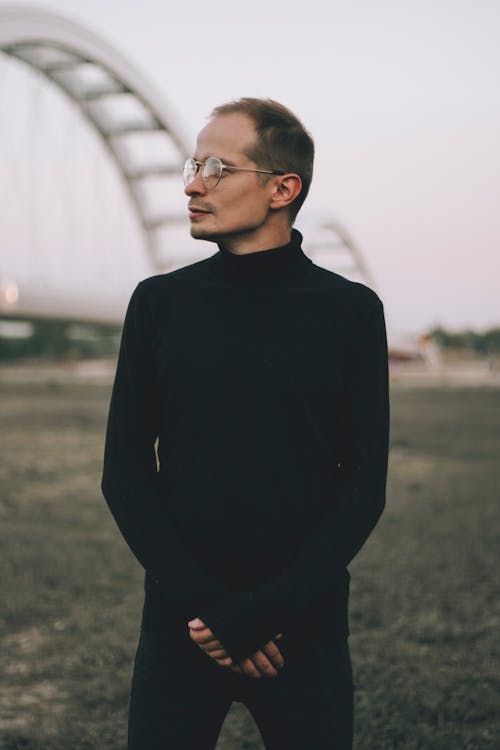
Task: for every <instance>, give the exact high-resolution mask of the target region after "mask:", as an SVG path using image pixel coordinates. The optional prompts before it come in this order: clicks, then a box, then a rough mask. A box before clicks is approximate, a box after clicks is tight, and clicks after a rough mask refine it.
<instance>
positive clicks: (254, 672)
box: [239, 658, 262, 680]
mask: <svg viewBox="0 0 500 750" xmlns="http://www.w3.org/2000/svg"><path fill="white" fill-rule="evenodd" d="M239 666H240V667H241V669H242V672H243V674H246V675H247V677H253V678H254V679H256V680H259V679H260V678H261V677H262V674H261V673H260V671H259V670H258V669H257V667H256V666H255V664H254V663H253V661H252V659H250V658H246V659H243V661H240V664H239Z"/></svg>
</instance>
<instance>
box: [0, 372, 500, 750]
mask: <svg viewBox="0 0 500 750" xmlns="http://www.w3.org/2000/svg"><path fill="white" fill-rule="evenodd" d="M108 397H109V386H105V385H83V384H82V385H78V384H75V383H73V384H71V383H67V384H64V383H53V384H50V383H49V384H47V383H40V384H37V383H25V384H22V383H19V384H17V385H16V384H8V383H7V384H5V383H4V385H2V394H1V398H0V414H1V421H2V448H1V454H0V520H1V539H0V543H1V548H2V577H1V586H2V591H1V601H2V608H1V611H0V638H1V640H2V647H1V650H0V669H1V671H2V674H3V675H4V679H3V681H2V685H1V687H0V735H1V737H2V740H1V742H0V747H1V748H2V750H21V749H22V750H42V749H43V750H69V749H70V748H71V750H87V749H88V750H90V749H91V748H92V750H97V749H98V750H118V749H121V748H123V747H124V742H125V725H126V711H127V699H128V688H129V680H130V673H131V662H132V658H133V653H134V649H135V645H136V639H137V632H138V627H139V617H140V608H141V599H142V573H141V571H140V569H139V567H138V566H137V565H136V563H135V562H134V560H133V558H132V556H131V554H130V553H129V551H128V549H127V548H126V546H125V544H124V542H122V540H121V538H120V536H119V534H118V532H117V530H116V528H115V526H114V523H113V521H112V519H111V517H110V515H109V512H108V510H107V508H106V506H105V504H104V501H103V500H102V497H101V495H100V490H99V476H100V469H101V454H102V441H103V430H104V421H105V414H106V409H107V401H108ZM392 411H393V430H392V454H391V473H390V485H389V501H388V507H387V510H386V513H385V514H384V517H383V519H382V521H381V523H380V525H379V527H378V529H377V532H376V534H375V535H374V536H373V538H372V539H371V540H370V542H369V543H368V544H367V545H366V547H365V549H364V550H363V551H362V553H361V554H360V555H359V557H358V559H357V560H356V561H355V563H354V564H353V565H352V571H351V572H352V573H353V586H352V599H351V602H352V604H351V629H352V633H353V635H352V636H351V648H352V654H353V661H354V664H355V673H356V683H357V698H356V701H357V703H356V705H357V718H356V749H357V750H392V749H393V748H394V749H395V750H396V749H398V750H399V749H400V748H401V749H404V750H417V749H418V750H421V749H422V750H423V749H424V748H425V749H426V750H427V749H429V750H444V749H446V750H448V749H449V750H494V748H498V747H499V746H500V742H499V740H498V737H499V735H500V732H499V730H500V690H499V688H500V678H499V676H498V664H499V663H500V661H499V658H498V657H499V653H498V651H499V645H498V632H499V630H500V596H499V593H500V592H499V585H498V575H497V571H498V569H499V557H500V544H499V533H498V530H499V520H498V499H499V494H500V492H499V490H500V462H499V461H498V456H499V455H500V428H499V423H500V421H499V416H500V391H499V390H497V389H486V388H485V389H474V388H466V389H448V390H445V389H438V388H419V389H415V390H412V389H407V388H399V387H397V388H394V389H393V396H392ZM261 747H262V745H261V743H260V741H259V739H258V733H257V732H256V730H255V727H254V726H253V724H252V722H251V720H250V718H249V717H248V715H247V714H246V712H245V710H244V709H243V708H242V707H233V709H232V710H231V712H230V714H229V716H228V719H227V721H226V723H225V725H224V729H223V733H222V735H221V738H220V740H219V744H218V750H230V748H231V749H233V750H240V749H242V748H247V750H257V749H258V748H259V749H260V748H261Z"/></svg>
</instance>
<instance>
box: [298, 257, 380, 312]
mask: <svg viewBox="0 0 500 750" xmlns="http://www.w3.org/2000/svg"><path fill="white" fill-rule="evenodd" d="M310 279H311V280H312V282H313V283H314V285H315V286H317V287H318V288H319V289H322V290H323V291H326V292H327V293H328V292H330V293H331V294H332V296H333V297H334V298H335V299H336V300H338V301H339V302H340V303H341V304H342V306H345V307H346V308H348V309H350V310H352V311H353V312H354V311H357V312H359V313H363V311H370V310H375V309H377V308H378V309H381V308H383V304H382V301H381V299H380V297H379V296H378V294H377V293H376V292H375V291H374V290H373V289H371V288H370V287H369V286H366V284H362V283H360V282H359V281H351V280H350V279H347V278H346V277H345V276H342V275H341V274H339V273H335V272H334V271H329V270H328V269H326V268H322V267H321V266H317V265H316V264H315V263H312V266H311V271H310Z"/></svg>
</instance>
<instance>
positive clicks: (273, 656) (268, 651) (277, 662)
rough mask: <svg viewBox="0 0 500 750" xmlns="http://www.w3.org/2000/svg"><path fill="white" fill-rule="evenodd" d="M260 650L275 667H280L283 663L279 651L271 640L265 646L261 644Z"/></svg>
mask: <svg viewBox="0 0 500 750" xmlns="http://www.w3.org/2000/svg"><path fill="white" fill-rule="evenodd" d="M262 651H263V652H264V654H265V655H266V656H267V658H268V659H269V661H270V662H271V664H272V665H273V666H274V667H276V668H277V669H281V668H282V667H283V665H284V663H285V660H284V659H283V656H282V655H281V651H280V650H279V648H278V647H277V645H276V644H275V643H274V642H273V641H269V643H266V645H265V646H262Z"/></svg>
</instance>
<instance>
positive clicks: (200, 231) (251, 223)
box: [185, 113, 274, 242]
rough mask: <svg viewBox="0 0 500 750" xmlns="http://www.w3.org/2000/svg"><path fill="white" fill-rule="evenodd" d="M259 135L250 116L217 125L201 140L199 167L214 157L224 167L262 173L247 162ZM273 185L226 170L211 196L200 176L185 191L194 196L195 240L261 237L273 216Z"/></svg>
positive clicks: (251, 174)
mask: <svg viewBox="0 0 500 750" xmlns="http://www.w3.org/2000/svg"><path fill="white" fill-rule="evenodd" d="M256 136H257V134H256V131H255V127H254V124H253V122H252V120H251V119H250V118H249V117H247V115H244V114H241V113H234V114H230V115H220V116H218V117H215V118H214V119H212V120H211V121H210V122H209V123H208V125H206V126H205V127H204V128H203V130H202V131H201V132H200V134H199V135H198V140H197V142H196V153H195V155H194V158H195V159H196V161H199V162H204V161H205V159H207V158H208V157H209V156H215V157H217V158H219V159H220V160H221V161H222V162H223V164H227V165H228V166H235V167H246V168H248V169H257V165H256V164H255V162H253V161H252V160H251V159H249V158H248V156H246V153H245V152H248V151H249V149H250V147H251V146H252V145H253V144H254V143H255V139H256ZM273 191H274V184H273V180H269V181H268V182H267V183H265V184H264V183H263V182H262V180H261V179H260V178H259V175H258V174H256V173H254V172H233V171H229V170H223V172H222V177H221V179H220V181H219V183H218V184H217V185H216V186H215V187H214V188H211V189H210V190H207V188H206V187H205V185H204V183H203V180H202V178H201V174H200V172H198V174H197V175H196V177H195V179H194V180H193V181H192V182H191V183H189V185H187V187H186V188H185V193H186V195H188V196H189V204H188V209H189V218H190V221H191V236H192V237H194V238H195V239H204V240H212V241H214V242H217V241H224V240H226V241H227V240H229V239H237V238H238V237H240V236H243V235H246V236H250V235H252V233H253V234H255V235H257V234H259V233H262V230H263V229H265V226H266V222H267V220H268V217H269V215H270V212H271V209H270V206H269V204H270V201H271V196H272V194H273Z"/></svg>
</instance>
